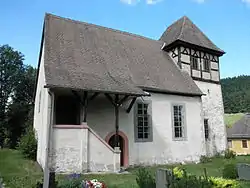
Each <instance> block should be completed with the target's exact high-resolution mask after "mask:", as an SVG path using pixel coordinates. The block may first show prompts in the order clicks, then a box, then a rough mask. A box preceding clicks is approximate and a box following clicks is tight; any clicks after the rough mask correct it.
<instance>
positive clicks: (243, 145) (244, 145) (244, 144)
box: [242, 140, 248, 148]
mask: <svg viewBox="0 0 250 188" xmlns="http://www.w3.org/2000/svg"><path fill="white" fill-rule="evenodd" d="M242 148H248V145H247V140H242Z"/></svg>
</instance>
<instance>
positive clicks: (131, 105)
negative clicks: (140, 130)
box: [126, 97, 136, 113]
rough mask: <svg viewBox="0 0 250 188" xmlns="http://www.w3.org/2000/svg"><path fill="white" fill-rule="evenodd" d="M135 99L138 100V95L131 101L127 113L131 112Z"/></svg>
mask: <svg viewBox="0 0 250 188" xmlns="http://www.w3.org/2000/svg"><path fill="white" fill-rule="evenodd" d="M135 101H136V97H134V98H133V99H132V101H131V102H130V104H129V106H128V109H127V110H126V112H127V113H129V112H130V111H131V109H132V107H133V105H134V104H135Z"/></svg>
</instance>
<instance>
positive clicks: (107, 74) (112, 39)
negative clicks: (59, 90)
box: [44, 14, 202, 96]
mask: <svg viewBox="0 0 250 188" xmlns="http://www.w3.org/2000/svg"><path fill="white" fill-rule="evenodd" d="M44 40H45V43H44V45H45V52H44V53H45V62H44V66H45V78H46V84H47V87H63V88H71V89H81V90H90V91H95V92H96V91H102V92H114V93H123V94H133V95H143V94H144V91H143V90H144V89H145V88H147V89H145V90H147V91H149V90H151V89H152V90H154V91H155V90H157V91H162V92H167V93H176V94H186V95H196V96H200V95H202V92H201V91H200V90H199V88H198V87H197V85H196V84H195V83H194V81H193V80H192V79H191V77H190V78H187V76H186V75H185V74H184V73H182V72H181V71H180V70H179V69H178V68H177V66H176V65H175V64H174V62H173V61H172V59H171V58H170V57H169V56H168V54H167V53H166V52H164V51H162V50H161V47H162V44H163V42H162V41H158V40H152V39H148V38H145V37H142V36H138V35H134V34H131V33H127V32H122V31H118V30H113V29H109V28H105V27H101V26H97V25H93V24H88V23H84V22H79V21H74V20H70V19H66V18H62V17H58V16H54V15H51V14H46V17H45V30H44Z"/></svg>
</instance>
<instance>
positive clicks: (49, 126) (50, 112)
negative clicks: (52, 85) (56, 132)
mask: <svg viewBox="0 0 250 188" xmlns="http://www.w3.org/2000/svg"><path fill="white" fill-rule="evenodd" d="M48 94H49V98H50V102H49V106H48V118H47V130H48V131H47V135H46V137H47V140H46V143H47V148H46V150H45V152H46V153H45V166H44V172H43V188H48V187H49V177H50V169H49V151H50V143H51V142H50V140H51V129H52V124H53V102H54V95H53V93H51V91H50V90H49V91H48Z"/></svg>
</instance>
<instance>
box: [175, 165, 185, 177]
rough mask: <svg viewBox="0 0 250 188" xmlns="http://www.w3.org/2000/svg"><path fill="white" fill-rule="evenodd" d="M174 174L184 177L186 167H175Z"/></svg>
mask: <svg viewBox="0 0 250 188" xmlns="http://www.w3.org/2000/svg"><path fill="white" fill-rule="evenodd" d="M173 174H174V176H175V177H176V178H182V177H183V176H184V169H183V168H180V167H175V168H174V169H173Z"/></svg>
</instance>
